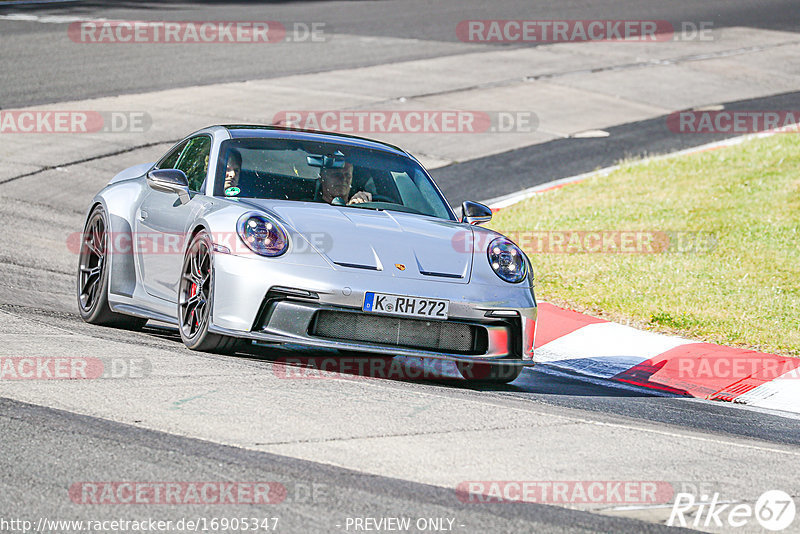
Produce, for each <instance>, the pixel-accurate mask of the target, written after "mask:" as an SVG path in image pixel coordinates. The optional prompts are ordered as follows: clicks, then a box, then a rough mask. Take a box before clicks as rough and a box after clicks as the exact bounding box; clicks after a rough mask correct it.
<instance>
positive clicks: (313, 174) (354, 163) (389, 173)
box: [214, 138, 453, 220]
mask: <svg viewBox="0 0 800 534" xmlns="http://www.w3.org/2000/svg"><path fill="white" fill-rule="evenodd" d="M214 191H215V194H216V195H219V196H223V195H224V196H226V197H228V198H264V199H277V200H296V201H304V202H320V203H322V202H324V203H327V204H332V205H337V206H347V207H352V208H358V209H375V210H393V211H402V212H407V213H415V214H420V215H428V216H431V217H438V218H441V219H448V220H452V219H453V215H452V212H451V210H450V209H449V208H448V206H447V204H446V201H445V200H444V198H443V197H442V195H441V193H439V191H438V190H437V189H436V187H435V186H434V184H433V182H432V181H431V179H430V178H429V177H428V175H427V174H426V173H425V171H424V170H423V169H422V168H421V167H420V166H419V164H418V163H416V162H415V161H414V160H412V159H411V158H407V157H404V156H401V155H396V154H391V153H388V152H384V151H382V150H373V149H369V148H361V147H354V146H351V145H347V144H337V143H327V142H314V141H307V140H294V139H264V138H247V139H231V140H227V141H224V142H223V143H222V145H221V148H220V152H219V160H218V162H217V172H216V180H215V184H214Z"/></svg>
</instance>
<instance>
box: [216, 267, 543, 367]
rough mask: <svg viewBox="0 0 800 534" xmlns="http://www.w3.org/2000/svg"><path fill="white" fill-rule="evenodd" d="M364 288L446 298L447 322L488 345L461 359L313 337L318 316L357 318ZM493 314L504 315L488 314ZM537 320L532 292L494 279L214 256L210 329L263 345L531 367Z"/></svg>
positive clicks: (434, 352)
mask: <svg viewBox="0 0 800 534" xmlns="http://www.w3.org/2000/svg"><path fill="white" fill-rule="evenodd" d="M367 291H375V292H379V293H390V294H404V295H413V296H430V297H436V298H444V299H447V300H449V301H450V311H449V319H448V321H450V322H454V323H459V324H461V325H470V328H474V329H476V330H485V334H482V335H485V339H486V342H485V343H483V344H482V346H481V347H480V350H479V351H471V352H470V353H468V354H467V353H464V352H463V351H461V352H458V353H457V352H448V351H440V350H426V349H424V348H411V347H408V346H398V345H392V344H387V343H372V342H370V341H367V340H358V341H353V340H346V339H331V338H328V337H320V336H318V335H313V332H312V325H313V323H314V320H315V316H316V314H317V313H318V312H320V311H322V310H331V311H337V312H349V313H354V314H362V311H361V307H362V304H363V302H364V295H365V293H366V292H367ZM497 312H501V313H502V314H503V315H504V316H503V317H491V316H490V315H491V314H492V313H497ZM369 315H370V316H374V315H375V314H369ZM512 315H513V317H512ZM536 315H537V308H536V301H535V298H534V295H533V291H532V289H531V288H530V287H526V286H524V285H519V284H515V285H512V284H503V283H502V282H500V281H499V280H498V283H497V284H491V285H490V284H477V283H469V284H463V283H452V282H447V281H442V280H425V279H419V280H417V279H409V278H395V277H392V276H391V275H389V274H388V273H384V272H374V271H365V270H362V269H355V268H346V267H341V268H337V269H333V268H329V267H327V266H326V267H316V266H306V265H285V264H281V263H280V262H279V261H270V260H262V259H260V258H253V257H242V256H235V255H227V254H216V255H215V258H214V303H213V312H212V322H211V325H210V327H209V330H210V331H211V332H213V333H217V334H223V335H228V336H233V337H238V338H245V339H253V340H257V341H262V342H269V343H296V344H300V345H305V346H309V347H320V348H332V349H339V350H348V351H360V352H368V353H375V354H386V355H400V356H415V357H422V358H437V359H446V360H455V361H465V362H492V363H496V364H502V365H524V366H531V365H533V361H532V360H533V340H534V335H535V330H536ZM420 321H423V322H424V320H420Z"/></svg>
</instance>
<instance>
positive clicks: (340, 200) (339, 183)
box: [319, 163, 372, 206]
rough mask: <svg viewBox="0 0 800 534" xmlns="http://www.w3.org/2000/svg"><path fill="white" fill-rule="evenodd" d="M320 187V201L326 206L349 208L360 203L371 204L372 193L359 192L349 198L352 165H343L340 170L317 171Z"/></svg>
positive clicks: (323, 169)
mask: <svg viewBox="0 0 800 534" xmlns="http://www.w3.org/2000/svg"><path fill="white" fill-rule="evenodd" d="M319 178H320V181H321V185H322V200H323V201H325V202H327V203H328V204H336V205H338V206H344V205H345V204H346V205H348V206H351V205H353V204H361V203H362V202H372V193H370V192H369V191H359V192H358V193H356V194H355V195H353V196H352V197H350V186H351V185H352V183H353V164H352V163H345V164H344V167H342V168H341V169H328V168H322V169H320V171H319Z"/></svg>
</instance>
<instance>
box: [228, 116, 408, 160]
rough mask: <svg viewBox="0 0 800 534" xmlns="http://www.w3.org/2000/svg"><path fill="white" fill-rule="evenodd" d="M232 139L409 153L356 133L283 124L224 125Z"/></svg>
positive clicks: (405, 154)
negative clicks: (296, 141)
mask: <svg viewBox="0 0 800 534" xmlns="http://www.w3.org/2000/svg"><path fill="white" fill-rule="evenodd" d="M223 128H225V129H227V130H228V132H229V133H230V136H231V138H232V139H245V138H270V139H297V140H300V141H320V142H329V143H340V144H346V145H350V146H356V147H360V148H371V149H374V150H383V151H386V152H392V153H396V154H400V155H403V156H408V153H407V152H406V151H405V150H403V149H401V148H399V147H396V146H394V145H390V144H388V143H383V142H381V141H375V140H373V139H367V138H366V137H358V136H355V135H347V134H340V133H335V132H322V131H317V130H303V129H299V128H287V127H283V126H259V125H250V124H233V125H224V126H223Z"/></svg>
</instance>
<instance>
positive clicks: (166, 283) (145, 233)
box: [135, 135, 211, 302]
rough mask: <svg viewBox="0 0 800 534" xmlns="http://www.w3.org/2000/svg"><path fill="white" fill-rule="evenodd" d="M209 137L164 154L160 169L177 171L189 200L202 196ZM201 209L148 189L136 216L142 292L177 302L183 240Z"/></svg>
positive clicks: (171, 194) (175, 197) (170, 194)
mask: <svg viewBox="0 0 800 534" xmlns="http://www.w3.org/2000/svg"><path fill="white" fill-rule="evenodd" d="M210 152H211V137H210V136H208V135H199V136H197V137H193V138H191V139H189V140H188V141H186V142H185V143H184V144H183V145H179V146H177V147H175V149H174V150H173V151H172V152H170V153H169V154H167V156H165V157H164V159H163V160H162V161H161V162H159V164H158V165H157V167H158V168H160V169H171V168H172V169H180V170H182V171H183V172H184V173H185V174H186V178H187V180H188V182H189V191H190V193H189V195H190V197H191V198H192V199H194V197H195V196H196V195H198V194H201V193H200V191H202V186H203V183H204V182H205V178H206V174H207V171H208V158H209V155H210ZM199 209H202V206H201V204H200V203H199V202H196V201H194V200H190V201H189V202H187V203H185V204H182V203H181V202H180V200H179V199H178V195H176V194H175V193H165V192H161V191H155V190H154V189H149V190H148V192H147V194H146V195H145V197H144V199H143V200H142V204H141V206H140V208H139V213H138V214H137V225H138V227H139V229H138V236H137V239H136V240H135V241H136V242H137V244H138V246H139V254H138V256H139V258H140V266H141V270H142V280H143V284H144V288H145V290H146V291H147V292H148V293H149V294H150V295H152V296H154V297H158V298H161V299H165V300H169V301H171V302H177V299H178V282H179V279H180V271H181V267H182V264H183V249H184V248H185V243H184V239H185V236H186V232H187V231H188V227H189V225H190V224H191V222H192V221H193V220H194V218H195V216H196V213H197V211H198V210H199Z"/></svg>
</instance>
